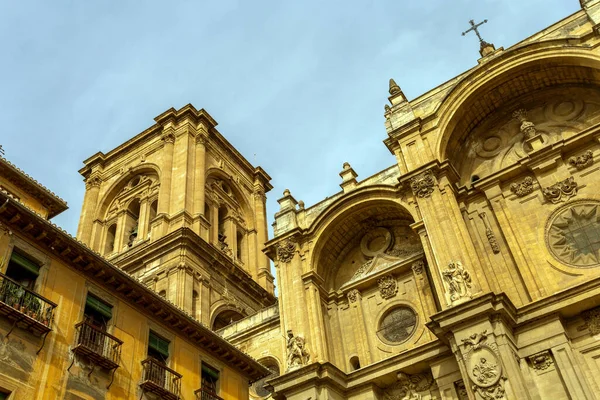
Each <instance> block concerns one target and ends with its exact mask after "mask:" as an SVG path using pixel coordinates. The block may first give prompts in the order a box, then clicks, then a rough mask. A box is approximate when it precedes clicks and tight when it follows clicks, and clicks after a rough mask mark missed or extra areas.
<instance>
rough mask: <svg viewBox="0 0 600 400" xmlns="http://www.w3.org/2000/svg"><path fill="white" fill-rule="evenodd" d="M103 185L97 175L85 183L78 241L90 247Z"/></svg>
mask: <svg viewBox="0 0 600 400" xmlns="http://www.w3.org/2000/svg"><path fill="white" fill-rule="evenodd" d="M101 184H102V180H101V179H100V177H98V176H95V175H92V176H90V177H89V178H88V179H86V181H85V196H84V198H83V205H82V206H81V215H80V217H79V227H78V229H77V239H79V240H81V241H82V242H84V243H85V244H87V245H88V246H89V245H91V239H92V226H93V223H94V218H95V216H96V209H97V207H98V193H99V192H100V185H101ZM99 234H100V233H99Z"/></svg>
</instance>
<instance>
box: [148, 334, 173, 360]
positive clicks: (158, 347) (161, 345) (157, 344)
mask: <svg viewBox="0 0 600 400" xmlns="http://www.w3.org/2000/svg"><path fill="white" fill-rule="evenodd" d="M148 347H149V348H151V349H152V350H154V351H156V352H158V353H159V354H160V355H162V356H164V357H165V358H168V357H169V341H168V340H165V339H163V338H161V337H160V336H158V335H157V334H156V333H154V332H152V331H151V332H150V337H149V338H148Z"/></svg>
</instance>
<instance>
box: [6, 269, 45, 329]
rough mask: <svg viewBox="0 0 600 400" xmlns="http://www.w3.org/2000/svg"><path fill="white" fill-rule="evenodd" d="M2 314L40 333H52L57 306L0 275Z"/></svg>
mask: <svg viewBox="0 0 600 400" xmlns="http://www.w3.org/2000/svg"><path fill="white" fill-rule="evenodd" d="M0 302H1V303H2V304H0V313H2V314H4V315H7V316H8V317H9V318H12V319H15V320H17V321H18V322H19V324H20V325H25V326H26V327H28V328H31V329H32V330H34V331H37V332H38V333H46V332H49V331H50V326H51V324H52V318H53V317H54V308H56V304H55V303H53V302H51V301H50V300H48V299H46V298H45V297H43V296H40V295H39V294H37V293H35V292H33V291H31V290H29V289H27V288H26V287H24V286H23V285H20V284H18V283H17V282H15V281H13V280H12V279H10V278H9V277H8V276H6V275H4V274H1V273H0Z"/></svg>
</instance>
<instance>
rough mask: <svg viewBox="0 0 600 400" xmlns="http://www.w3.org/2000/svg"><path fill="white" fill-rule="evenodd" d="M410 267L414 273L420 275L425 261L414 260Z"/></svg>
mask: <svg viewBox="0 0 600 400" xmlns="http://www.w3.org/2000/svg"><path fill="white" fill-rule="evenodd" d="M411 268H412V270H413V273H414V274H415V275H421V274H422V273H423V268H425V263H424V262H423V261H421V260H419V261H415V262H414V263H413V265H412V266H411Z"/></svg>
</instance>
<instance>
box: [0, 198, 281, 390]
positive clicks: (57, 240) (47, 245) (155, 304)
mask: <svg viewBox="0 0 600 400" xmlns="http://www.w3.org/2000/svg"><path fill="white" fill-rule="evenodd" d="M0 203H1V204H3V206H2V208H0V222H2V223H3V224H5V225H6V226H7V227H9V228H10V229H11V230H12V231H13V232H16V233H18V234H20V235H22V236H24V237H28V238H29V239H30V240H31V241H32V242H33V243H36V244H37V245H38V246H40V247H41V248H43V249H45V250H46V251H47V252H48V253H49V254H53V255H54V256H55V257H57V258H59V259H61V260H63V261H64V262H65V265H68V266H69V267H71V268H73V269H75V270H77V271H79V272H80V273H81V274H83V275H85V276H87V277H88V278H89V279H90V280H92V281H94V282H95V283H97V284H99V285H101V286H102V287H104V288H105V289H106V290H108V291H110V292H111V293H113V294H114V295H116V296H119V297H121V298H122V299H124V300H125V301H127V302H128V303H129V304H130V305H132V306H134V307H136V308H137V309H138V310H139V311H140V312H142V313H143V314H145V315H146V316H148V317H149V318H153V319H154V320H155V321H157V322H160V323H163V324H165V325H166V326H167V327H168V328H169V329H171V330H173V331H176V332H177V333H178V334H179V335H181V336H182V337H184V338H186V339H187V340H189V341H191V342H193V343H194V344H196V345H197V346H198V347H199V348H201V349H203V350H204V351H206V352H208V353H210V354H211V355H213V356H215V357H217V358H218V359H220V360H223V361H224V362H226V363H227V365H228V366H231V367H232V368H235V369H236V370H238V371H239V372H240V373H242V374H243V375H244V376H246V377H248V379H249V380H250V382H253V381H256V380H258V379H261V378H263V377H265V376H267V375H269V374H270V371H269V370H268V369H266V368H265V367H263V366H262V365H261V364H259V363H258V361H256V360H255V359H253V358H252V357H250V356H249V355H247V354H245V353H243V352H242V351H240V350H238V349H237V348H236V347H234V346H233V345H232V344H230V343H229V342H227V341H226V340H225V339H223V338H221V337H220V336H219V335H217V334H216V333H214V332H213V331H211V330H210V329H209V328H208V327H206V326H204V325H203V324H201V323H200V322H199V321H197V320H195V319H194V318H192V317H191V316H190V315H188V314H187V313H185V312H184V311H183V310H181V309H179V308H178V307H177V306H175V305H174V304H173V303H170V302H169V301H167V300H165V299H163V298H162V297H160V296H159V295H158V294H157V293H155V292H154V291H152V290H151V289H149V288H147V287H146V286H144V285H143V284H142V283H141V282H139V281H138V280H136V279H135V278H133V277H132V276H130V275H129V274H127V273H125V272H123V271H121V270H120V269H119V268H117V267H116V266H114V265H113V264H111V263H110V262H109V261H107V260H106V259H104V258H103V257H102V256H100V254H98V253H96V252H94V251H92V250H91V249H90V248H88V247H87V246H86V245H85V244H83V243H82V242H79V241H78V240H77V239H75V238H74V237H72V236H70V235H69V234H68V233H67V232H65V231H64V230H62V229H61V228H59V227H58V226H56V225H55V224H53V223H51V222H50V221H47V220H45V219H44V218H42V217H41V216H40V215H38V214H36V213H34V212H33V211H31V210H29V209H28V208H27V207H25V206H23V205H22V204H20V203H18V202H16V201H14V200H13V199H12V198H11V197H10V196H9V195H8V194H7V193H6V192H0Z"/></svg>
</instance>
